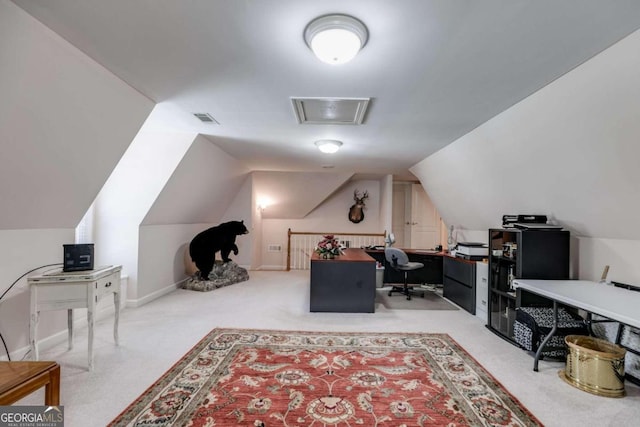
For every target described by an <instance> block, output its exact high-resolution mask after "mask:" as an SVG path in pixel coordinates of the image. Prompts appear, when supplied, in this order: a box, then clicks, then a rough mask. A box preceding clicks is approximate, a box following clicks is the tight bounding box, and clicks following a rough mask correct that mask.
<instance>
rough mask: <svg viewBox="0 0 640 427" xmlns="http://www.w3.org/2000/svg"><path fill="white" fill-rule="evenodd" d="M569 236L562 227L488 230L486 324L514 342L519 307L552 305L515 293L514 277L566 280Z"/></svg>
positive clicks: (546, 300)
mask: <svg viewBox="0 0 640 427" xmlns="http://www.w3.org/2000/svg"><path fill="white" fill-rule="evenodd" d="M569 238H570V233H569V232H568V231H563V230H523V229H517V228H510V229H490V230H489V300H488V303H489V313H488V317H489V318H488V319H487V320H488V327H489V328H490V329H491V330H492V331H493V332H495V333H496V334H498V335H499V336H501V337H503V338H505V339H507V340H508V341H511V342H514V343H515V341H514V337H513V325H514V321H515V316H516V309H517V308H518V307H534V306H539V307H545V306H551V301H549V300H548V299H546V298H544V297H541V296H538V295H534V294H531V293H529V292H518V293H516V291H515V289H514V288H513V286H512V282H513V279H543V280H544V279H568V278H569V243H570V242H569Z"/></svg>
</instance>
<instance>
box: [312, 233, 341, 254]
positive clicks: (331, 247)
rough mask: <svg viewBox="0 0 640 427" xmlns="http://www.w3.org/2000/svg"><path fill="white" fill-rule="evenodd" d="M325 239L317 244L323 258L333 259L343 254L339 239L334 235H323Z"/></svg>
mask: <svg viewBox="0 0 640 427" xmlns="http://www.w3.org/2000/svg"><path fill="white" fill-rule="evenodd" d="M322 237H323V239H322V240H321V241H320V243H318V246H316V249H315V251H316V253H317V254H318V255H320V256H321V257H322V258H325V259H331V258H335V257H336V256H338V255H342V251H341V250H340V243H338V239H336V238H335V236H333V235H327V236H322Z"/></svg>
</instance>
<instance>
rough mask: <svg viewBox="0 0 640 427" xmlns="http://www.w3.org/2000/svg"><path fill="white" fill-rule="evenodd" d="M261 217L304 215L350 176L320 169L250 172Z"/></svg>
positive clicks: (294, 216) (302, 216)
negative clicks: (260, 205)
mask: <svg viewBox="0 0 640 427" xmlns="http://www.w3.org/2000/svg"><path fill="white" fill-rule="evenodd" d="M253 178H254V180H253V182H254V188H255V194H256V197H257V199H258V203H261V204H263V205H265V206H266V207H265V209H264V210H263V212H262V218H265V219H271V218H285V219H296V218H297V219H299V218H304V217H305V216H306V215H308V214H309V213H310V212H311V211H313V210H314V209H315V208H317V207H318V205H320V204H321V203H323V202H324V201H325V200H326V199H327V198H328V197H329V196H330V195H331V194H333V193H334V191H336V189H338V188H340V187H341V186H342V185H343V184H344V183H345V182H347V181H348V180H349V178H351V175H350V174H340V173H327V172H325V173H321V172H269V171H257V172H254V173H253Z"/></svg>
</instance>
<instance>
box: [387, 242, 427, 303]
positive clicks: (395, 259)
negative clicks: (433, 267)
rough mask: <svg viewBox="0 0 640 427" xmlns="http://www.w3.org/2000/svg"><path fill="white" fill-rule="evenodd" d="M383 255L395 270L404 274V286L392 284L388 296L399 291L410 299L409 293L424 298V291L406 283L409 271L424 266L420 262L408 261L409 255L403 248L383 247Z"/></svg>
mask: <svg viewBox="0 0 640 427" xmlns="http://www.w3.org/2000/svg"><path fill="white" fill-rule="evenodd" d="M384 257H385V258H386V260H387V262H388V263H389V265H390V266H391V268H393V269H394V270H396V271H399V272H402V273H403V275H404V286H403V287H400V286H396V285H393V286H392V288H391V290H390V291H389V296H391V294H393V293H394V292H400V293H402V294H404V295H405V296H406V297H407V299H408V300H410V299H411V295H419V296H421V297H423V298H424V291H415V290H414V289H413V287H410V286H409V283H408V275H409V272H410V271H413V270H418V269H420V268H423V267H424V264H423V263H421V262H411V261H409V257H408V256H407V254H406V253H404V251H403V250H401V249H397V248H385V249H384Z"/></svg>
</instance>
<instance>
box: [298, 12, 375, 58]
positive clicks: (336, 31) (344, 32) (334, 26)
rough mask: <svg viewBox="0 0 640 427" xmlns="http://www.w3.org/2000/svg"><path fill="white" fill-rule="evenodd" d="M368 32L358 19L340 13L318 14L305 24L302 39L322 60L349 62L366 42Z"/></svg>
mask: <svg viewBox="0 0 640 427" xmlns="http://www.w3.org/2000/svg"><path fill="white" fill-rule="evenodd" d="M368 38H369V32H368V31H367V27H365V25H364V24H363V23H362V22H361V21H359V20H358V19H356V18H354V17H352V16H348V15H341V14H333V15H324V16H320V17H318V18H316V19H314V20H313V21H311V22H310V23H309V25H307V28H305V30H304V41H305V42H306V43H307V46H309V48H310V49H311V50H312V51H313V53H314V54H315V55H316V56H317V57H318V59H320V60H321V61H322V62H326V63H327V64H332V65H337V64H344V63H345V62H349V61H350V60H352V59H353V57H355V56H356V55H357V53H358V52H359V51H360V49H362V48H363V47H364V45H365V44H367V40H368Z"/></svg>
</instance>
